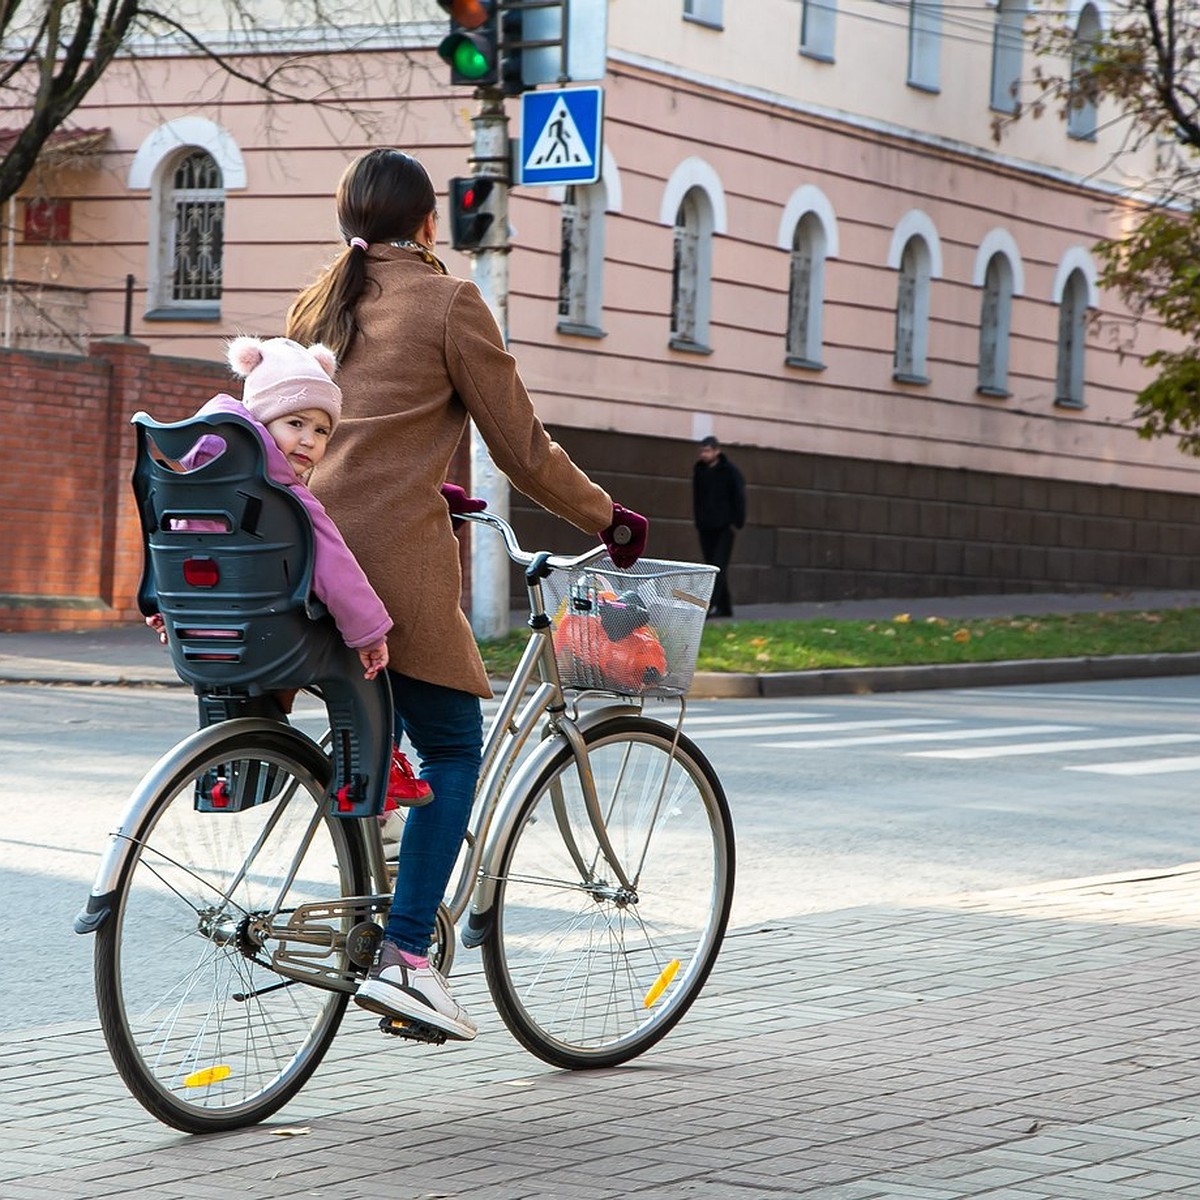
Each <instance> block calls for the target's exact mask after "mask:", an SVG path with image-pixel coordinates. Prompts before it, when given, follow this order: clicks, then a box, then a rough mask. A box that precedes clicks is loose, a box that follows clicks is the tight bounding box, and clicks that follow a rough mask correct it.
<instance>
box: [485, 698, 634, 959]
mask: <svg viewBox="0 0 1200 1200" xmlns="http://www.w3.org/2000/svg"><path fill="white" fill-rule="evenodd" d="M643 715H644V713H643V711H642V708H641V706H640V705H637V704H608V705H605V707H604V708H598V709H596V710H595V711H594V712H590V713H586V714H585V715H584V716H582V717H580V718H579V720H578V721H576V722H575V724H576V726H577V727H578V729H579V732H580V733H582V734H585V735H586V734H587V732H588V731H589V730H590V729H592V728H594V727H595V726H596V725H602V724H603V723H604V722H605V721H611V720H612V719H613V718H614V717H629V716H643ZM651 719H652V718H651ZM565 744H566V743H565V741H564V739H563V738H562V737H561V736H559V737H550V738H547V739H546V740H545V741H544V742H542V743H541V744H540V745H539V746H538V747H537V749H536V750H534V752H533V753H532V754H531V755H530V756H529V757H528V758H527V759H526V760H525V762H523V763H522V764H521V766H520V767H519V768H518V770H517V771H516V773H515V774H514V775H513V776H512V778H511V779H509V781H508V784H507V786H506V787H505V789H504V792H503V793H502V794H501V797H500V800H499V802H498V803H497V805H496V812H495V815H494V816H493V817H492V820H491V824H490V826H489V828H488V832H487V840H486V842H485V844H484V848H483V855H482V857H481V858H480V866H479V882H478V883H477V884H476V886H475V892H474V895H473V897H472V899H471V911H470V915H469V917H468V926H467V929H466V930H464V931H463V933H462V935H461V936H462V940H463V943H464V944H465V945H468V946H477V945H479V944H480V943H481V942H482V941H483V940H484V938H486V937H487V935H488V931H489V929H490V926H491V911H492V905H493V904H494V903H495V899H496V881H497V878H498V874H499V867H500V856H501V854H502V853H503V851H504V847H505V846H507V845H508V839H509V838H510V837H511V836H512V831H513V828H514V826H515V825H516V822H517V815H518V813H519V812H520V808H521V804H522V802H523V801H524V799H525V797H526V796H527V795H528V794H529V789H530V788H531V787H532V786H533V782H534V780H535V779H537V777H538V774H539V773H540V772H541V771H542V770H543V769H544V768H545V766H546V764H547V763H548V762H549V760H550V759H551V758H552V757H553V756H554V755H555V754H557V753H558V752H559V750H560V749H561V748H562V747H563V746H564V745H565Z"/></svg>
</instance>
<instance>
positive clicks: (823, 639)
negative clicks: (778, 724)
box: [480, 608, 1200, 678]
mask: <svg viewBox="0 0 1200 1200" xmlns="http://www.w3.org/2000/svg"><path fill="white" fill-rule="evenodd" d="M526 637H527V634H526V633H525V632H524V631H519V632H515V633H512V634H509V635H508V636H507V637H504V638H497V639H495V640H491V641H486V642H482V643H481V644H480V650H481V652H482V654H483V660H484V663H485V664H486V666H487V668H488V671H489V673H490V674H492V675H493V676H494V677H496V678H505V677H507V676H508V675H511V673H512V671H513V669H514V668H515V666H516V664H517V659H518V658H519V657H520V654H521V650H522V648H523V647H524V645H525V640H526ZM1192 650H1200V609H1197V608H1178V609H1161V610H1155V611H1140V612H1139V611H1133V612H1102V613H1070V614H1065V615H1061V616H1044V617H1024V616H1016V617H981V618H976V619H971V620H956V619H953V618H947V617H920V618H915V617H910V616H909V615H908V614H907V613H897V614H896V615H895V616H894V617H892V618H891V619H890V620H886V621H836V620H824V619H823V620H819V621H737V620H734V621H720V622H710V623H709V624H708V625H707V626H705V629H704V636H703V638H702V640H701V643H700V655H699V658H698V661H697V665H696V669H697V670H698V671H718V672H738V673H742V672H750V673H755V674H759V673H765V672H770V671H812V670H820V669H829V668H836V667H901V666H920V665H924V664H930V663H938V664H941V663H977V662H1002V661H1004V660H1008V659H1029V658H1091V657H1108V656H1110V655H1114V654H1179V653H1183V652H1185V651H1192Z"/></svg>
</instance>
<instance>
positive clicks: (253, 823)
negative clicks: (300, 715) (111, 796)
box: [95, 727, 366, 1133]
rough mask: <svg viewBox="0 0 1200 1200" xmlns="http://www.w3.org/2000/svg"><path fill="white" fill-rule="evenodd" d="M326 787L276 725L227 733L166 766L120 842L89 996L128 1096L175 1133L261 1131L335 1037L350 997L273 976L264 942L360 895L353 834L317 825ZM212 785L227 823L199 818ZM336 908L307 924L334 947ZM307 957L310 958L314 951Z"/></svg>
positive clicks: (313, 752) (316, 763) (307, 753)
mask: <svg viewBox="0 0 1200 1200" xmlns="http://www.w3.org/2000/svg"><path fill="white" fill-rule="evenodd" d="M161 766H162V765H161V764H160V767H161ZM328 778H329V761H328V759H327V758H326V757H325V756H324V755H323V754H322V753H321V752H320V750H319V749H318V748H317V747H316V746H315V745H313V744H312V743H311V742H308V741H307V740H306V739H303V738H302V737H300V736H299V735H297V734H296V733H295V732H294V731H292V730H289V729H288V728H286V727H281V728H280V729H279V730H278V731H275V730H269V729H268V730H261V729H260V730H256V731H241V732H232V733H231V734H230V735H229V736H228V737H227V738H225V740H223V741H218V742H216V743H215V744H214V743H212V742H209V744H208V748H207V749H199V750H196V751H192V752H188V751H186V750H185V751H183V752H181V754H180V757H179V761H178V762H176V763H168V764H167V766H166V767H165V768H164V769H163V777H162V782H161V785H160V786H159V787H158V790H157V792H156V795H155V797H154V798H153V800H152V802H151V803H150V805H149V806H148V807H147V809H146V812H145V815H144V817H143V819H142V821H141V824H140V826H139V827H138V828H136V829H134V830H132V831H130V833H129V835H128V836H129V837H130V840H131V843H132V845H131V850H130V854H129V858H128V861H127V863H126V866H125V868H124V870H123V872H122V875H121V878H120V882H119V884H118V887H117V890H116V893H115V895H114V898H113V906H112V909H111V911H110V913H109V915H108V917H107V919H106V920H105V921H104V922H103V924H102V925H101V926H100V928H99V930H98V931H97V934H96V937H97V942H96V947H95V974H96V997H97V1002H98V1006H99V1011H100V1021H101V1025H102V1027H103V1030H104V1036H105V1039H106V1041H107V1043H108V1047H109V1050H110V1052H111V1054H112V1057H113V1061H114V1062H115V1063H116V1066H117V1069H118V1070H119V1071H120V1073H121V1076H122V1078H123V1079H124V1080H125V1083H126V1085H127V1086H128V1088H129V1090H130V1091H131V1092H132V1093H133V1095H134V1097H135V1098H136V1099H137V1100H138V1101H139V1102H140V1103H141V1104H142V1105H143V1107H145V1108H146V1109H147V1110H148V1111H149V1112H150V1113H152V1114H153V1115H154V1116H155V1117H157V1118H158V1119H159V1120H161V1121H164V1122H165V1123H166V1124H168V1125H171V1126H174V1127H175V1128H176V1129H182V1130H184V1131H186V1132H188V1133H208V1132H215V1131H217V1130H222V1129H235V1128H238V1127H240V1126H244V1125H250V1124H253V1123H254V1122H257V1121H261V1120H262V1119H263V1118H265V1117H267V1116H269V1115H270V1114H271V1113H273V1112H275V1111H276V1110H277V1109H278V1108H280V1107H281V1106H282V1105H283V1104H285V1103H286V1102H287V1101H288V1100H290V1099H291V1098H292V1097H293V1096H294V1095H295V1094H296V1093H297V1092H298V1091H299V1090H300V1088H301V1087H302V1086H303V1085H304V1083H305V1081H306V1080H307V1079H308V1077H309V1076H310V1075H311V1074H312V1072H313V1070H315V1068H316V1066H317V1064H318V1063H319V1062H320V1060H321V1057H322V1056H323V1055H324V1053H325V1051H326V1049H327V1048H328V1046H329V1043H330V1041H331V1040H332V1038H333V1035H334V1034H335V1033H336V1031H337V1028H338V1024H339V1022H340V1021H341V1018H342V1014H343V1013H344V1011H345V1008H346V1002H347V1000H348V999H349V994H348V992H346V991H336V990H326V989H324V988H320V987H312V986H308V985H306V984H305V983H302V982H297V981H296V980H295V979H294V978H289V977H286V976H285V975H283V974H281V973H279V971H277V970H276V969H274V968H273V966H272V953H273V939H274V936H275V935H274V933H273V932H272V931H273V930H274V929H278V928H279V927H280V926H281V925H282V924H286V923H287V922H288V921H289V919H291V917H292V916H294V915H295V914H296V913H297V908H298V906H299V905H301V904H302V903H305V902H328V901H336V900H337V899H338V897H340V896H344V895H345V896H358V895H362V893H363V892H364V890H365V879H366V876H365V872H364V867H363V855H362V851H361V844H360V841H359V837H358V831H357V830H356V829H355V828H353V826H352V824H350V823H347V822H343V821H340V820H338V819H336V818H332V817H329V816H328V815H325V813H324V799H323V797H324V793H325V786H326V783H327V781H328ZM217 781H219V782H220V784H221V786H222V787H223V788H224V796H222V799H223V800H224V801H225V802H226V803H227V804H228V805H229V807H230V811H224V812H198V811H197V810H196V804H195V798H196V795H197V790H198V789H200V791H201V792H202V793H206V794H209V795H211V792H212V789H213V785H214V783H215V782H217ZM243 804H244V805H246V806H245V807H243V808H241V811H237V809H238V808H239V806H241V805H243ZM333 908H334V912H333V914H332V915H331V916H330V915H329V914H321V915H324V917H325V919H324V921H323V922H321V921H320V920H317V921H316V922H314V924H323V925H324V926H325V927H326V928H328V929H329V931H330V938H331V939H332V938H335V937H336V935H337V933H338V932H345V931H346V929H347V928H349V927H350V926H351V924H352V918H351V917H349V916H347V915H346V914H344V913H339V912H338V911H337V905H336V904H334V906H333ZM312 932H313V926H312V925H310V926H307V927H306V928H305V929H304V930H303V933H304V934H306V935H311V934H312ZM318 932H319V931H318ZM304 950H305V951H306V952H310V953H311V954H312V955H313V958H314V959H320V954H321V951H320V948H319V946H311V945H305V946H304ZM336 957H337V955H335V958H336ZM335 965H341V966H343V967H344V966H345V956H344V954H343V955H342V956H341V958H340V962H339V963H335ZM350 969H351V970H353V968H352V967H351V968H350Z"/></svg>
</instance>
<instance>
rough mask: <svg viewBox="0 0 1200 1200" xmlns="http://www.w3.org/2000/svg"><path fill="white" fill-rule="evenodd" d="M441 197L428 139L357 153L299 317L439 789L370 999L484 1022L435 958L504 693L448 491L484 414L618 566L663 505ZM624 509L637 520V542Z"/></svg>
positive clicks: (485, 432)
mask: <svg viewBox="0 0 1200 1200" xmlns="http://www.w3.org/2000/svg"><path fill="white" fill-rule="evenodd" d="M435 205H436V196H435V193H434V190H433V185H432V183H431V182H430V180H429V176H428V174H427V173H426V171H425V169H424V167H423V166H422V165H421V164H420V163H419V162H418V161H417V160H416V159H414V158H412V157H411V156H410V155H408V154H405V153H403V152H402V151H399V150H393V149H378V150H373V151H371V152H369V153H367V154H365V155H363V156H362V157H360V158H358V159H357V160H355V161H354V162H353V163H351V165H350V166H349V167H348V168H347V170H346V172H345V173H344V175H343V176H342V179H341V182H340V183H339V185H338V191H337V217H338V224H339V227H340V230H341V233H342V236H343V237H344V238H345V240H346V243H347V246H346V249H344V250H343V251H342V252H341V253H340V254H339V255H338V257H337V258H336V259H335V260H334V261H333V262H332V263H331V264H330V266H329V267H328V268H327V269H326V270H325V271H324V272H323V273H322V275H321V276H320V277H319V278H318V279H317V281H316V282H315V283H314V284H312V285H311V286H310V287H308V288H307V289H305V290H304V291H303V292H301V293H300V295H299V296H298V297H297V299H296V301H295V302H294V303H293V305H292V307H291V310H290V312H289V314H288V323H287V333H288V336H289V337H292V338H295V339H296V340H298V341H303V342H314V341H319V342H322V343H324V344H325V345H327V346H329V347H331V348H332V349H333V351H334V352H335V353H336V354H337V357H338V360H339V362H340V364H341V366H340V372H339V377H338V382H339V383H340V385H341V389H342V396H343V406H342V417H341V422H340V424H339V426H338V436H337V438H336V439H335V440H334V441H333V442H332V443H331V444H330V446H329V449H328V451H327V453H326V455H325V459H324V461H323V462H322V463H321V465H320V467H319V468H318V469H317V471H316V472H315V473H314V476H313V479H312V490H313V491H314V493H315V494H316V495H317V497H318V498H319V499H320V500H321V502H322V503H323V504H324V505H325V507H326V509H327V511H328V512H329V514H330V516H331V517H332V518H333V520H334V521H335V522H336V524H337V525H338V527H339V528H340V530H341V531H342V534H343V536H344V537H345V540H346V542H347V544H348V545H349V547H350V549H351V550H352V552H353V553H354V555H355V556H356V557H357V559H358V561H359V563H360V564H361V565H362V567H363V569H364V570H365V572H366V574H367V577H368V579H369V580H370V581H371V584H372V585H373V586H374V588H375V590H376V591H377V592H378V593H379V595H380V596H381V597H382V599H383V601H384V604H385V605H386V607H387V610H388V613H389V614H390V615H391V617H392V619H393V620H394V622H395V625H394V626H393V629H392V631H391V633H390V635H389V637H388V649H389V658H390V664H391V665H390V666H389V669H388V671H387V676H388V682H389V684H390V685H391V689H392V696H393V700H394V703H395V711H396V736H397V741H399V739H400V737H401V736H402V735H406V736H407V737H408V739H409V741H410V742H411V743H412V745H413V747H414V749H415V750H416V752H417V754H418V756H419V757H420V759H421V775H422V777H423V778H424V779H426V780H427V781H428V782H429V783H430V785H431V786H432V788H433V792H434V797H435V799H434V801H433V802H432V803H431V804H428V805H426V806H425V807H423V808H419V809H416V810H414V811H413V812H412V814H411V815H410V816H409V818H408V820H407V823H406V826H405V832H404V837H403V841H402V843H401V848H400V861H399V872H398V876H397V880H396V890H395V896H394V899H393V903H392V908H391V912H390V913H389V916H388V922H387V928H386V930H385V935H384V942H383V946H382V949H381V951H380V955H379V959H378V961H377V962H376V965H375V968H374V969H373V970H372V972H371V975H370V978H369V979H367V981H366V982H365V983H363V985H362V986H361V987H360V989H359V991H358V994H357V996H356V997H355V999H356V1000H357V1002H358V1003H359V1004H360V1005H362V1007H364V1008H367V1009H369V1010H370V1011H372V1012H378V1013H381V1014H383V1015H385V1016H399V1017H402V1018H403V1017H408V1018H416V1019H418V1020H421V1021H424V1022H427V1023H428V1024H430V1025H432V1026H434V1027H435V1028H437V1029H440V1030H442V1031H443V1032H445V1033H446V1034H447V1035H448V1036H450V1037H455V1038H460V1039H470V1038H473V1037H474V1036H475V1033H476V1028H475V1024H474V1022H473V1021H472V1020H471V1018H470V1017H469V1016H468V1015H467V1013H466V1012H465V1010H464V1009H463V1008H462V1006H461V1005H459V1004H458V1003H457V1002H456V1001H455V1000H454V998H453V997H452V996H451V995H450V993H449V989H448V987H447V985H446V981H445V980H444V979H443V978H442V977H441V975H440V974H439V973H438V972H437V971H435V970H434V969H433V968H432V967H431V966H430V965H429V962H428V958H427V952H428V950H429V946H430V942H431V939H432V937H433V932H434V928H435V921H436V914H437V907H438V904H439V903H440V901H441V900H442V896H443V894H444V892H445V889H446V884H447V881H448V879H449V877H450V873H451V871H452V870H453V867H454V862H455V859H456V857H457V855H458V851H459V848H460V846H461V844H462V839H463V834H464V832H465V830H466V825H467V821H468V818H469V815H470V810H471V804H472V800H473V797H474V794H475V787H476V781H477V777H478V773H479V767H480V758H481V748H482V741H483V722H482V714H481V709H480V697H485V698H486V697H490V696H491V688H490V686H489V684H488V679H487V673H486V671H485V670H484V666H483V661H482V659H481V658H480V655H479V651H478V648H477V646H476V644H475V639H474V636H473V634H472V632H471V628H470V625H469V623H468V622H467V619H466V617H465V615H464V613H463V611H462V608H461V604H460V597H461V587H462V578H461V571H460V567H459V554H458V542H457V540H456V538H455V536H454V532H453V528H452V525H451V512H450V509H449V508H448V506H447V500H446V499H445V498H444V496H443V494H442V492H441V491H440V487H441V485H442V484H443V482H444V481H445V478H446V472H447V470H448V468H449V464H450V460H451V457H452V456H453V454H454V451H455V448H456V447H457V446H458V443H459V440H460V439H461V437H462V435H463V431H464V429H465V428H466V424H467V419H468V417H469V418H470V419H471V420H473V421H474V422H475V426H476V428H477V429H478V430H479V432H480V434H481V435H482V437H483V439H484V441H485V442H486V443H487V446H488V449H489V450H490V451H491V454H492V458H493V460H494V461H495V463H496V465H497V467H499V469H500V470H502V471H503V472H504V473H505V475H507V476H508V478H509V479H510V480H511V482H512V483H513V485H514V486H515V487H516V488H517V489H518V490H520V491H521V492H523V493H524V494H525V495H527V496H529V497H530V498H531V499H532V500H534V501H536V502H537V503H538V504H540V505H541V506H542V507H544V508H546V509H548V510H549V511H551V512H553V513H555V514H556V515H558V516H560V517H562V518H563V519H564V520H567V521H570V522H571V523H572V524H573V525H575V526H577V527H578V528H579V529H581V530H583V531H584V532H587V533H593V534H597V535H598V536H599V537H600V538H601V540H602V541H604V542H605V543H606V544H607V545H608V547H609V551H610V554H611V555H612V558H613V560H614V562H616V563H617V565H618V566H632V564H633V563H634V562H635V561H636V560H637V558H638V557H639V556H640V554H641V552H642V550H643V549H644V548H645V542H646V530H647V522H646V520H645V518H644V517H642V516H640V515H638V514H637V513H633V512H630V511H629V510H627V509H624V508H622V507H621V506H620V505H614V503H613V501H612V498H611V497H610V496H609V495H608V493H607V492H605V491H604V489H602V488H600V487H599V486H597V485H596V484H595V483H593V482H592V481H591V480H590V479H588V477H587V476H586V475H585V474H584V473H583V472H582V471H581V470H580V469H579V468H578V467H576V466H575V465H574V463H572V462H571V460H570V458H569V457H568V456H567V454H566V452H565V451H564V450H563V449H562V448H561V447H560V446H558V445H557V444H556V443H555V442H553V441H552V440H551V439H550V437H549V436H548V435H547V433H546V431H545V429H544V428H543V427H542V424H541V422H540V421H539V420H538V418H537V415H536V413H535V412H534V409H533V405H532V403H531V401H530V398H529V394H528V392H527V391H526V389H525V386H524V384H523V383H522V382H521V378H520V375H519V374H518V372H517V367H516V362H515V360H514V359H513V357H512V356H511V355H510V354H508V352H507V351H506V350H505V348H504V340H503V336H502V335H501V332H500V329H499V327H498V326H497V324H496V321H495V319H494V317H493V316H492V313H491V310H490V309H489V308H488V306H487V304H486V303H485V302H484V300H483V297H482V296H481V295H480V293H479V290H478V288H476V286H475V285H474V284H473V283H471V282H469V281H467V280H461V279H456V278H453V277H452V276H450V275H449V274H448V273H447V271H446V268H445V266H444V265H443V264H442V262H441V261H440V259H438V258H437V256H436V255H435V254H434V253H433V247H434V244H435V240H436V229H437V213H436V210H435ZM467 503H468V505H469V504H470V502H467ZM475 507H481V505H479V504H478V502H476V503H475ZM618 527H624V530H623V534H622V536H625V537H629V535H630V534H631V535H632V536H631V537H629V540H628V541H626V542H624V544H621V545H617V544H616V543H615V542H614V534H615V531H616V530H617V528H618Z"/></svg>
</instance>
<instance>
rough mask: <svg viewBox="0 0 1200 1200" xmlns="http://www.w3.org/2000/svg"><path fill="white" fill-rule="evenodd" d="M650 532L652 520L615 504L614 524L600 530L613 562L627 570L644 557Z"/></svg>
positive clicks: (601, 538) (601, 537)
mask: <svg viewBox="0 0 1200 1200" xmlns="http://www.w3.org/2000/svg"><path fill="white" fill-rule="evenodd" d="M649 532H650V522H649V521H647V520H646V518H645V517H643V516H642V514H641V513H635V512H634V511H633V510H632V509H630V508H622V507H621V505H619V504H614V505H613V519H612V524H611V525H610V526H609V527H608V528H607V529H602V530H601V531H600V540H601V541H602V542H603V543H604V544H605V546H607V547H608V556H609V558H611V559H612V560H613V564H614V565H615V566H618V567H620V568H621V569H622V570H625V569H626V568H628V567H632V566H633V564H634V563H635V562H637V560H638V559H639V558H641V557H642V554H643V553H644V552H645V550H646V538H647V536H648V535H649Z"/></svg>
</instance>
